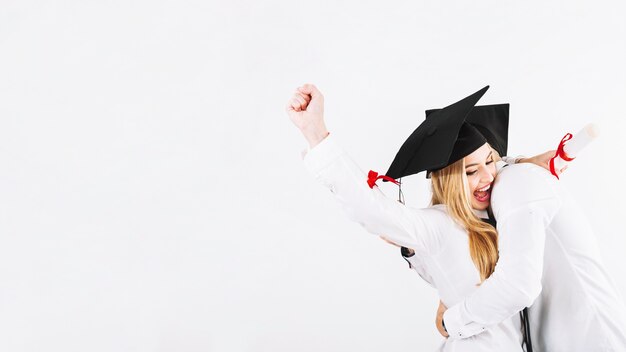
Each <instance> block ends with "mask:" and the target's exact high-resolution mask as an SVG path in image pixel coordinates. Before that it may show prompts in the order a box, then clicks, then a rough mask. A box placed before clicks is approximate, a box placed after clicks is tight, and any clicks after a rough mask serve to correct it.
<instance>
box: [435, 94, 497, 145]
mask: <svg viewBox="0 0 626 352" xmlns="http://www.w3.org/2000/svg"><path fill="white" fill-rule="evenodd" d="M439 110H440V109H432V110H426V119H429V118H431V116H434V115H433V113H434V112H436V111H439ZM465 122H468V123H469V124H471V125H472V126H474V127H476V129H478V131H479V132H480V134H482V135H483V136H485V138H486V139H487V142H489V145H491V147H493V149H495V150H496V151H497V152H498V153H499V154H500V156H504V155H506V153H507V144H508V139H509V104H497V105H479V106H474V108H473V109H472V111H470V114H469V115H468V116H467V118H466V119H465Z"/></svg>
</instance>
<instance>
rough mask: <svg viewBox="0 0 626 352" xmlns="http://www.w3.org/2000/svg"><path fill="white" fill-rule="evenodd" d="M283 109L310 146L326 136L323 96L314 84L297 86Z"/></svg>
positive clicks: (313, 145)
mask: <svg viewBox="0 0 626 352" xmlns="http://www.w3.org/2000/svg"><path fill="white" fill-rule="evenodd" d="M285 110H286V111H287V115H289V119H290V120H291V122H293V124H294V125H296V127H298V129H300V132H302V134H303V135H304V138H306V140H307V141H308V142H309V146H310V147H311V148H313V147H315V146H316V145H317V144H319V143H320V142H321V141H322V140H323V139H324V138H326V136H328V130H327V129H326V125H325V124H324V96H323V95H322V93H321V92H320V91H319V90H318V89H317V88H316V87H315V86H314V85H312V84H305V85H303V86H302V87H298V88H297V89H296V91H295V92H294V94H293V96H292V97H291V99H290V100H289V102H288V103H287V106H286V107H285Z"/></svg>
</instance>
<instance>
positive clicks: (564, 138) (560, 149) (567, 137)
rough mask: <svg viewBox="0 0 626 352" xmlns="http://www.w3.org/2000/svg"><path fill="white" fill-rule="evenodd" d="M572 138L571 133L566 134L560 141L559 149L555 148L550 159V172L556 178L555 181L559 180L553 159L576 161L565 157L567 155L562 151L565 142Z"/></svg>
mask: <svg viewBox="0 0 626 352" xmlns="http://www.w3.org/2000/svg"><path fill="white" fill-rule="evenodd" d="M572 137H574V136H573V135H572V134H571V133H567V134H566V135H565V136H564V137H563V139H561V143H559V147H558V148H556V154H555V155H554V156H553V157H552V159H550V172H551V173H552V174H553V175H554V176H555V177H556V178H557V180H558V179H559V175H557V173H556V169H555V168H554V159H556V158H557V157H560V158H561V159H563V160H565V161H572V160H574V159H576V158H570V157H569V156H567V154H566V153H565V150H564V149H563V147H564V146H565V142H567V141H569V140H570V139H572Z"/></svg>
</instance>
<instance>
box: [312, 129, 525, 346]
mask: <svg viewBox="0 0 626 352" xmlns="http://www.w3.org/2000/svg"><path fill="white" fill-rule="evenodd" d="M304 163H305V165H306V167H307V169H308V170H309V171H310V172H311V174H313V175H314V176H315V178H316V179H317V180H318V181H319V182H320V183H321V184H322V185H324V186H325V187H327V188H328V189H330V191H331V192H332V193H333V194H334V195H335V197H336V199H337V200H338V201H339V203H340V204H341V205H342V206H343V208H344V209H345V211H346V212H347V213H348V216H349V218H350V219H351V220H353V221H356V222H357V223H359V224H361V225H362V226H363V227H364V228H365V229H366V230H367V231H369V232H371V233H372V234H375V235H380V234H384V235H385V237H386V238H388V239H389V240H390V241H393V242H394V243H396V244H398V245H401V246H404V247H408V248H412V249H413V250H414V251H415V255H414V256H413V257H412V261H411V262H412V264H413V266H414V267H415V269H416V271H418V273H420V275H421V276H422V278H424V280H426V281H427V282H429V283H430V284H431V285H432V286H433V287H435V288H436V289H437V291H438V293H439V297H440V298H441V300H442V301H443V302H444V304H446V305H447V306H452V305H455V304H457V303H459V302H462V301H463V299H464V298H466V297H469V296H470V295H471V294H472V293H474V292H475V291H476V289H477V286H476V285H477V284H478V283H480V275H479V273H478V270H477V269H476V267H475V266H474V263H473V261H472V259H471V257H470V253H469V239H468V235H467V231H466V230H465V229H463V228H462V227H461V226H459V225H458V224H457V223H455V222H454V221H453V220H452V218H451V217H450V216H449V215H448V213H447V210H446V207H445V206H443V205H437V206H432V207H429V208H424V209H417V208H412V207H408V206H405V205H403V204H401V203H399V202H398V201H396V200H394V199H391V198H387V197H386V196H385V195H384V194H383V193H382V192H381V191H380V190H379V189H378V187H374V188H373V189H370V188H369V186H368V185H367V175H366V174H365V173H364V172H363V171H361V170H360V169H359V167H358V166H357V165H356V164H355V163H354V161H352V159H350V158H349V157H348V156H347V155H346V153H345V152H344V151H343V150H342V149H341V148H339V147H338V146H337V145H336V144H335V142H334V140H333V136H328V137H326V139H324V140H323V141H322V142H321V143H320V144H318V145H317V146H315V147H314V148H312V149H311V150H310V151H309V152H308V154H306V156H305V158H304ZM521 344H522V335H521V330H520V322H519V317H517V316H515V317H511V318H509V319H502V320H501V321H500V322H498V323H497V324H495V325H493V326H492V327H491V328H490V329H489V331H485V332H484V333H481V334H477V335H475V336H470V337H468V338H466V339H445V340H444V341H443V343H442V346H441V348H440V351H446V352H450V351H463V352H473V351H522V348H521Z"/></svg>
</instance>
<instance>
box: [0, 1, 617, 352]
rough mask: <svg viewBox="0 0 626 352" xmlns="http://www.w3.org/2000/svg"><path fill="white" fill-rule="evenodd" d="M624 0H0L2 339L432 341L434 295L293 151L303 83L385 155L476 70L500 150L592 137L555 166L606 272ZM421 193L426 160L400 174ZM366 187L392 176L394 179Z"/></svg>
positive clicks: (93, 343)
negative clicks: (503, 115)
mask: <svg viewBox="0 0 626 352" xmlns="http://www.w3.org/2000/svg"><path fill="white" fill-rule="evenodd" d="M624 18H626V11H625V7H624V4H623V2H622V1H593V2H592V1H542V2H537V3H535V4H530V3H528V2H513V1H500V0H498V1H495V0H493V1H447V2H445V4H444V2H442V1H390V2H383V1H362V0H360V1H357V0H352V1H336V0H335V1H306V2H305V1H286V0H283V1H222V2H216V1H208V2H207V1H199V0H198V1H180V0H178V1H147V0H143V1H126V0H125V1H121V0H119V1H40V2H35V1H9V0H2V1H0V350H1V351H11V352H13V351H37V352H39V351H63V352H69V351H219V352H230V351H273V352H279V351H289V352H291V351H302V352H308V351H428V350H432V349H434V348H435V346H437V345H438V343H439V341H440V337H439V336H438V334H437V333H436V331H435V328H434V324H433V321H434V314H435V310H436V305H437V296H436V294H435V292H434V290H433V289H432V288H430V287H429V286H427V285H426V284H425V283H424V282H423V281H421V279H420V278H419V277H418V276H417V275H415V273H413V272H412V271H410V270H408V269H407V265H406V263H405V262H404V261H403V260H402V259H401V258H400V256H399V254H398V250H397V248H394V247H392V246H390V245H388V244H385V243H384V242H382V241H381V240H380V239H378V238H377V237H375V236H372V235H369V234H367V233H366V232H365V231H364V230H363V229H361V228H360V227H359V226H358V225H356V224H353V223H350V222H349V221H348V220H347V219H346V218H345V216H344V214H343V213H342V212H341V210H340V208H339V207H338V205H337V204H335V202H334V200H333V199H332V197H331V194H330V193H329V192H327V191H325V190H324V189H323V188H322V187H321V186H319V185H317V184H316V183H315V182H314V181H313V179H312V177H311V176H310V175H308V174H306V172H305V170H304V168H303V166H302V163H301V160H300V155H299V154H300V150H301V149H302V148H304V147H305V146H306V143H305V141H304V139H303V138H302V137H301V136H300V134H299V132H298V131H297V130H296V129H295V127H293V126H292V124H291V122H290V121H289V120H288V118H287V117H286V114H285V112H284V105H285V103H286V102H287V100H288V99H289V98H290V96H291V94H292V92H293V90H294V89H295V88H296V87H297V86H298V85H301V84H303V83H305V82H311V83H315V84H317V85H318V86H319V88H320V89H321V90H322V91H323V92H324V94H325V97H326V103H327V104H326V119H327V125H328V127H329V129H330V130H331V131H332V133H334V135H335V137H336V138H337V140H338V141H339V142H340V143H341V144H342V145H343V146H344V148H345V149H347V150H348V151H349V152H350V154H351V155H352V156H353V157H354V158H355V159H356V160H357V161H358V163H359V164H360V165H361V166H362V168H363V169H364V170H365V171H367V170H369V169H374V170H376V171H378V172H381V173H383V172H385V171H386V169H387V167H388V166H389V163H390V162H391V160H392V158H393V156H394V155H395V152H396V151H397V149H398V148H399V146H400V145H401V144H402V142H403V141H404V139H405V138H406V137H407V136H408V135H409V134H410V132H411V131H412V130H413V129H414V128H415V127H416V126H417V125H418V124H419V123H420V122H421V121H422V120H423V111H424V110H425V109H427V108H435V107H441V106H444V105H447V104H449V103H452V102H454V101H456V100H458V99H460V98H462V97H464V96H466V95H468V94H470V93H472V92H474V91H476V90H478V89H480V88H481V87H483V86H484V85H486V84H490V85H491V89H490V90H489V91H488V92H487V94H486V95H485V96H484V98H483V99H482V100H481V104H490V103H503V102H509V103H511V124H510V138H509V154H511V155H518V154H526V155H532V154H535V153H539V152H542V151H544V150H547V149H553V148H555V147H556V145H557V144H558V142H559V140H560V139H561V137H562V136H563V135H564V134H565V133H566V132H577V131H578V130H579V129H580V128H582V127H583V126H584V125H585V124H586V123H587V122H596V123H598V124H599V125H600V127H601V128H602V132H603V135H602V138H601V139H600V140H598V141H597V142H596V143H595V144H593V145H592V146H590V147H589V148H588V149H587V150H586V151H585V152H584V154H583V155H581V156H580V157H579V159H578V160H576V162H575V163H574V164H572V166H571V167H570V169H569V170H568V172H567V174H566V176H564V177H563V180H562V182H563V183H565V184H567V186H568V187H569V188H570V189H571V190H572V191H573V192H575V193H576V198H577V199H578V200H579V202H580V203H581V205H582V206H583V207H584V208H585V209H586V210H587V211H588V215H589V220H590V221H591V222H592V223H593V225H594V226H595V227H596V228H597V237H598V241H599V243H600V245H601V247H602V250H603V252H604V254H605V260H606V264H607V266H608V267H609V272H610V273H612V274H613V276H614V278H615V279H616V282H617V285H618V286H619V288H620V290H621V291H622V292H626V269H625V266H624V263H625V261H624V249H625V248H626V238H625V235H626V231H624V228H623V227H622V224H623V221H624V216H623V212H624V210H625V207H624V201H623V200H624V199H625V197H626V191H625V190H624V183H623V172H624V167H623V165H622V160H623V158H624V152H623V151H621V149H620V148H621V147H622V145H621V143H620V141H621V139H622V135H623V134H624V131H625V127H626V124H625V123H624V119H625V118H626V104H624V98H626V66H625V65H624V62H626V40H625V38H626V24H625V23H626V22H624ZM405 182H406V184H405V187H404V190H405V195H406V198H407V202H408V203H409V204H411V205H420V206H422V205H423V206H426V205H427V203H428V199H429V194H428V184H427V183H426V180H425V179H424V178H423V175H419V176H416V177H413V178H412V180H409V179H405ZM384 190H386V191H387V192H389V194H390V196H392V197H395V189H394V188H389V187H387V186H385V188H384Z"/></svg>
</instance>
